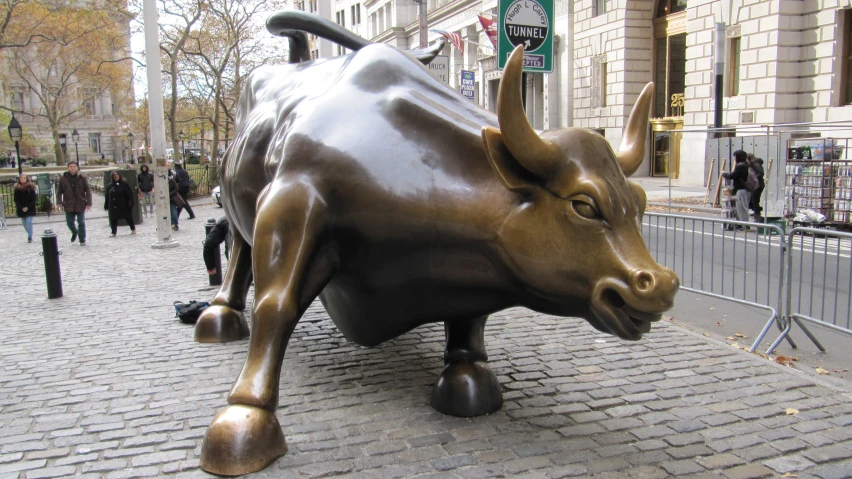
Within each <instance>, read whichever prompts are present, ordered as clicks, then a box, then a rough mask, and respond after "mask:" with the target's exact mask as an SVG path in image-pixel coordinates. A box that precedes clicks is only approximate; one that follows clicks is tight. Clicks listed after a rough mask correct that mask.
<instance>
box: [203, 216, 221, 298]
mask: <svg viewBox="0 0 852 479" xmlns="http://www.w3.org/2000/svg"><path fill="white" fill-rule="evenodd" d="M215 227H216V220H215V219H214V218H208V219H207V223H204V233H205V234H206V235H210V232H211V231H213V228H215ZM205 241H206V239H205ZM211 248H214V250H215V251H214V252H213V257H214V258H215V259H214V260H213V266H214V267H215V268H216V272H215V273H213V274H210V275H208V276H209V280H210V286H220V285H221V284H222V253H221V251H220V250H219V245H218V244H217V245H215V246H211Z"/></svg>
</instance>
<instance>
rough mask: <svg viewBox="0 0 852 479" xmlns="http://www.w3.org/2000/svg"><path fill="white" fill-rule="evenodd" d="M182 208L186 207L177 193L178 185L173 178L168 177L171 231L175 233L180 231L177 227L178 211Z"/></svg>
mask: <svg viewBox="0 0 852 479" xmlns="http://www.w3.org/2000/svg"><path fill="white" fill-rule="evenodd" d="M184 206H186V202H185V201H184V200H183V197H182V196H181V195H180V193H179V192H178V185H177V183H176V182H175V177H174V176H169V209H170V210H171V214H172V229H173V230H175V231H177V230H179V229H180V227H179V226H178V211H179V208H183V207H184Z"/></svg>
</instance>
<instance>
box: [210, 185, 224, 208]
mask: <svg viewBox="0 0 852 479" xmlns="http://www.w3.org/2000/svg"><path fill="white" fill-rule="evenodd" d="M210 196H212V197H213V201H215V202H216V205H217V206H218V207H219V208H221V207H222V195H221V194H220V193H219V187H218V186H217V187H215V188H213V193H211V194H210Z"/></svg>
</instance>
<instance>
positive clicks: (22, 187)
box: [14, 175, 38, 243]
mask: <svg viewBox="0 0 852 479" xmlns="http://www.w3.org/2000/svg"><path fill="white" fill-rule="evenodd" d="M14 198H15V207H16V209H17V213H18V218H21V224H22V225H24V230H25V231H26V232H27V243H32V242H33V217H34V216H35V215H36V200H37V199H38V195H37V194H36V189H35V186H34V185H33V184H32V183H30V180H29V179H28V178H27V175H21V176H20V177H18V182H17V183H15V194H14Z"/></svg>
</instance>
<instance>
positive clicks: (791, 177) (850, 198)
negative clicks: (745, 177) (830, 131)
mask: <svg viewBox="0 0 852 479" xmlns="http://www.w3.org/2000/svg"><path fill="white" fill-rule="evenodd" d="M838 150H839V148H836V146H835V142H834V140H833V139H832V138H805V139H794V140H789V141H788V142H787V166H786V171H785V173H786V179H785V185H786V186H785V189H784V196H785V205H784V214H785V216H787V217H788V218H790V217H792V218H793V223H794V225H795V224H803V225H811V226H813V225H834V226H837V227H850V226H852V221H850V220H852V218H850V209H852V208H850V206H852V161H849V160H841V159H838V158H839V157H840V156H841V155H840V153H841V152H840V151H838Z"/></svg>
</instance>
